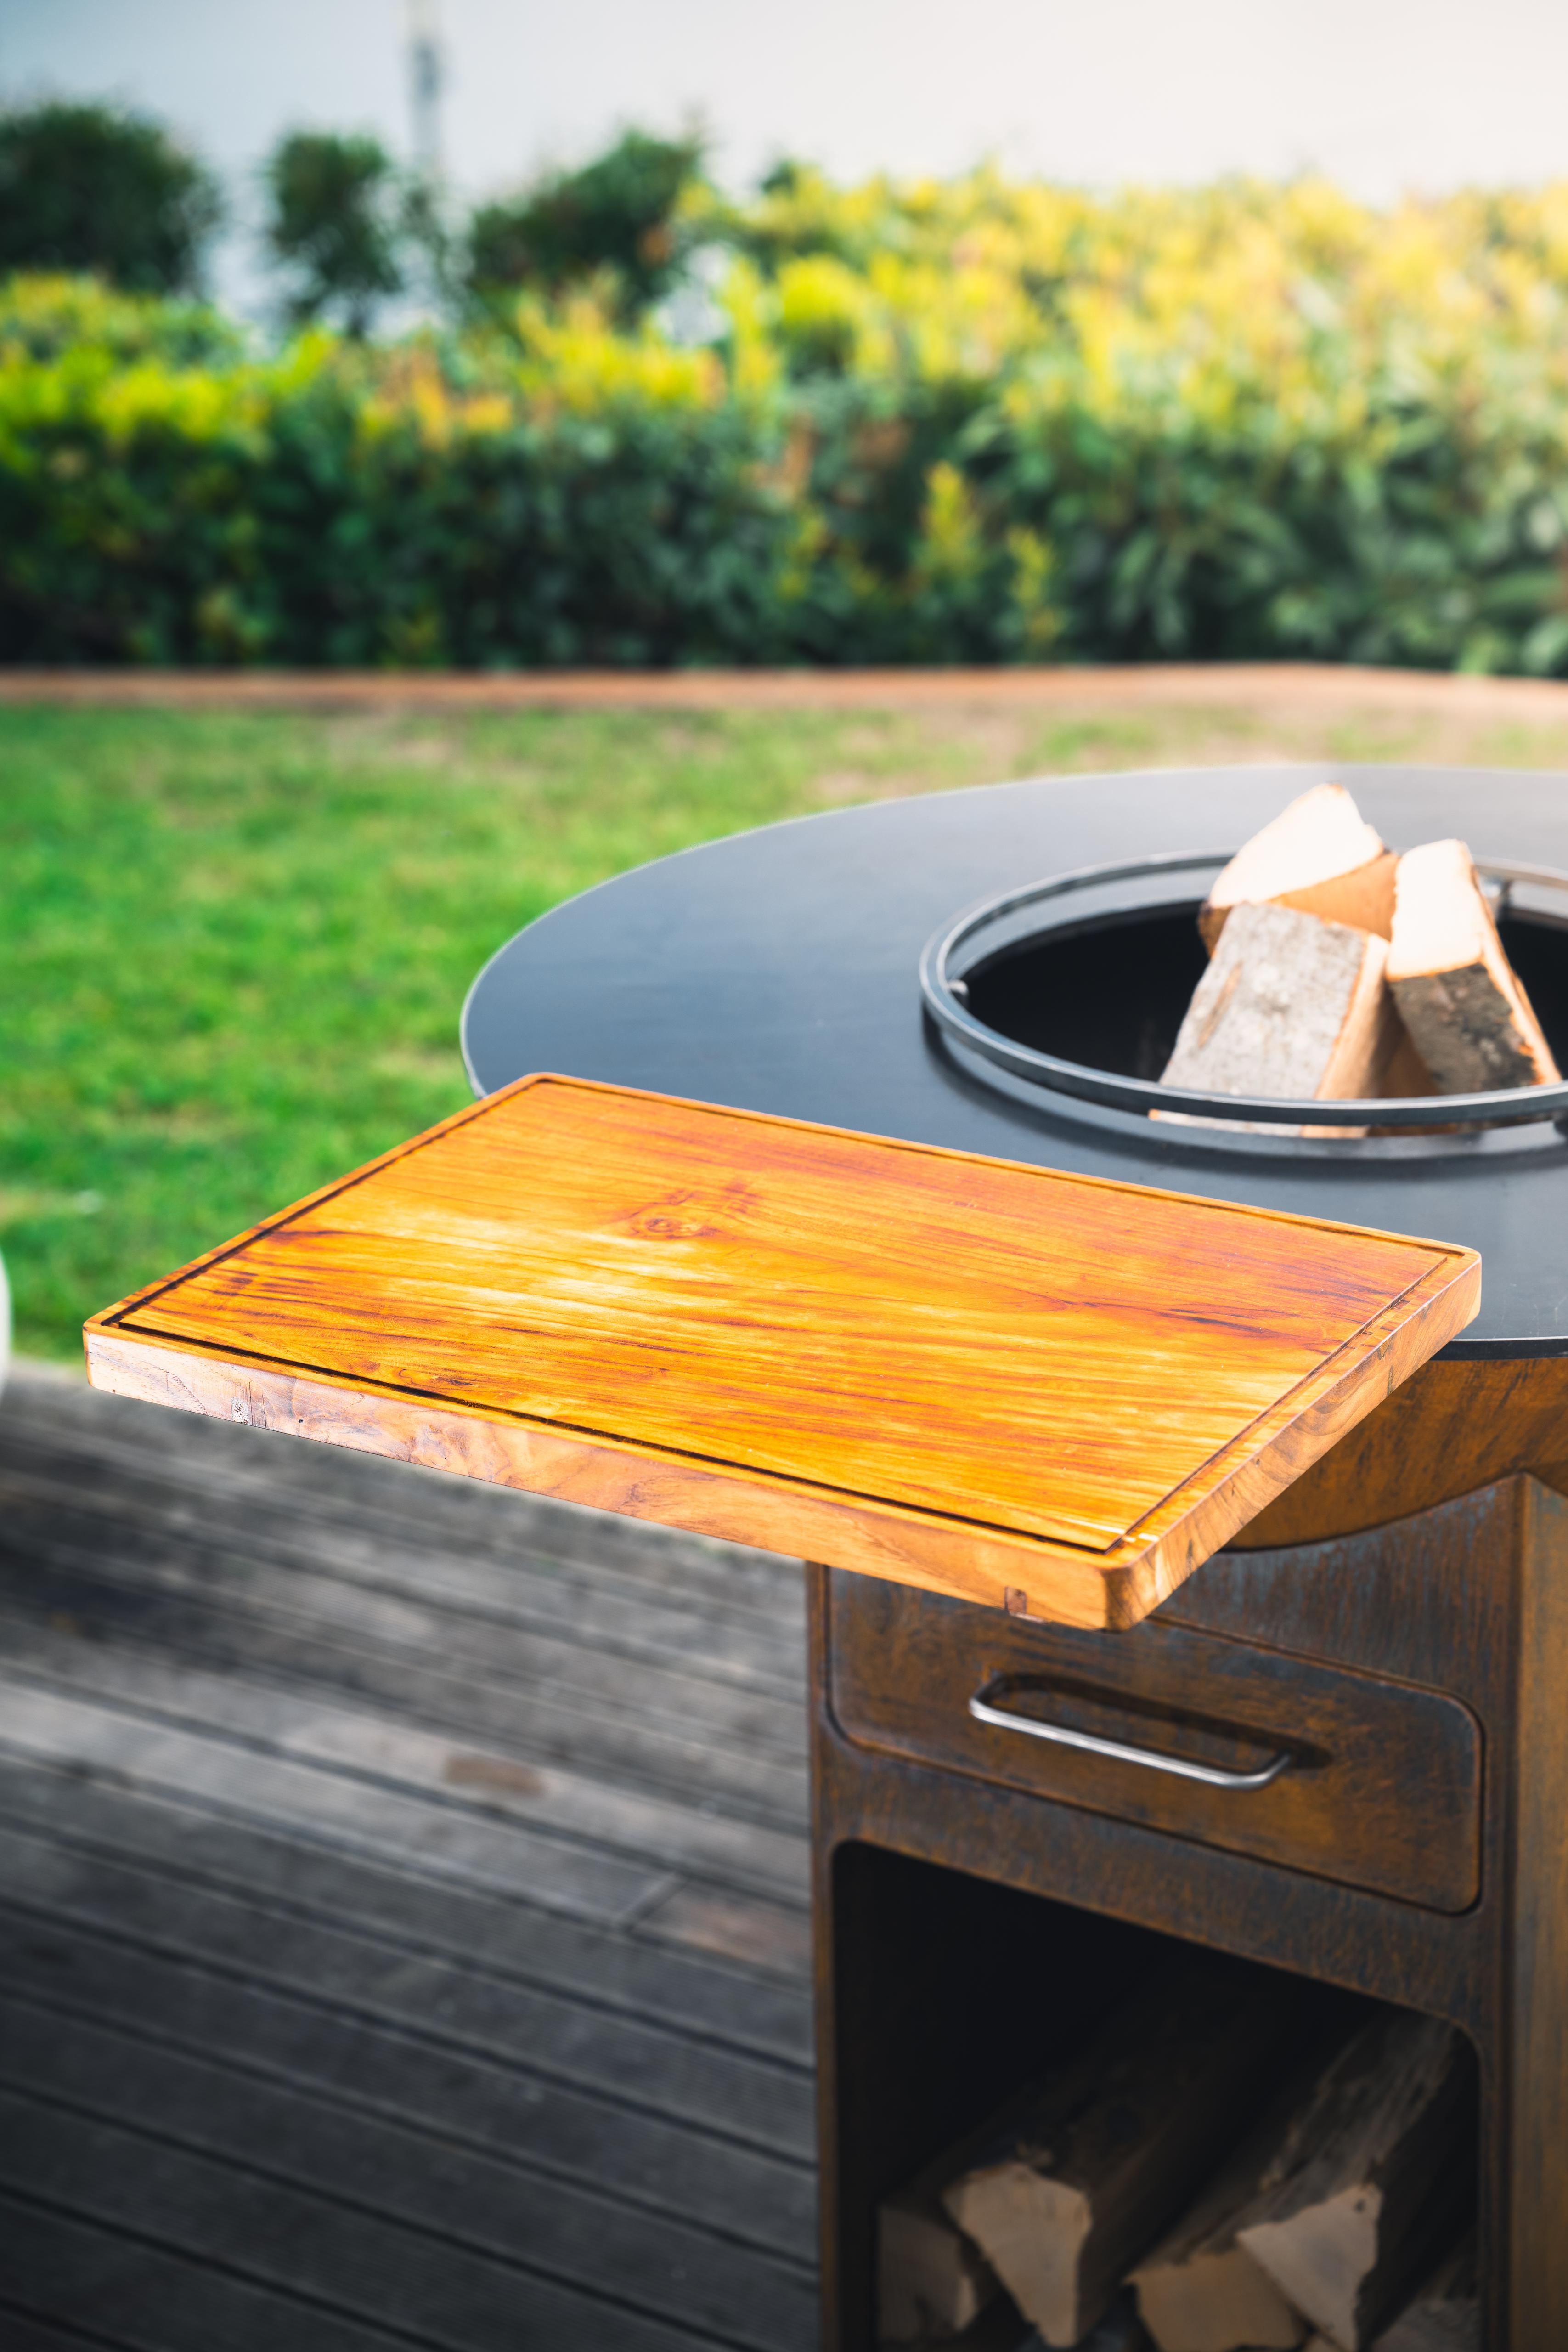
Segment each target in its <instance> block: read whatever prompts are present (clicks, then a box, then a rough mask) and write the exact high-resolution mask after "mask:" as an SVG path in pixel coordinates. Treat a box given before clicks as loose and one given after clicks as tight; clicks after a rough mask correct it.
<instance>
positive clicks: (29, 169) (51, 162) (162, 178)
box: [0, 103, 222, 294]
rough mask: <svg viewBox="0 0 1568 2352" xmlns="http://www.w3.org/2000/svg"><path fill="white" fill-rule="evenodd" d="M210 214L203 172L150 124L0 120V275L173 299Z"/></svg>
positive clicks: (69, 115) (213, 192)
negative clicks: (74, 278)
mask: <svg viewBox="0 0 1568 2352" xmlns="http://www.w3.org/2000/svg"><path fill="white" fill-rule="evenodd" d="M221 211H222V206H221V204H220V201H219V197H218V193H217V188H216V184H215V183H214V180H213V178H212V176H211V174H210V173H208V172H207V171H206V170H205V168H204V166H203V165H202V164H201V163H197V162H196V161H195V159H194V158H193V156H190V155H187V154H186V153H185V152H184V151H183V149H182V148H180V147H178V146H177V145H176V144H175V143H174V142H173V141H172V139H171V138H170V137H169V134H168V133H167V131H162V130H160V128H159V127H158V125H157V124H156V123H152V122H145V121H141V120H140V119H139V118H137V117H136V116H134V115H126V114H119V113H116V112H114V111H113V110H111V109H110V108H108V107H103V106H77V105H66V104H60V103H53V104H48V105H42V106H33V107H26V108H20V109H16V110H12V111H10V112H8V113H4V114H0V271H9V270H18V269H36V270H50V271H59V270H73V271H83V272H87V271H90V272H93V273H95V274H96V275H98V276H99V277H102V278H107V279H108V280H109V281H110V283H111V284H112V285H115V286H120V287H124V288H126V289H128V290H130V291H131V292H133V293H142V294H176V293H180V292H183V291H184V290H185V289H189V288H191V287H193V286H194V285H195V284H196V283H197V281H198V279H199V278H200V275H201V265H202V256H203V251H204V247H205V246H206V243H207V240H208V238H209V237H210V236H211V235H212V233H213V231H214V228H215V227H216V226H217V224H218V220H219V217H220V215H221Z"/></svg>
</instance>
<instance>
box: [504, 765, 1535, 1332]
mask: <svg viewBox="0 0 1568 2352" xmlns="http://www.w3.org/2000/svg"><path fill="white" fill-rule="evenodd" d="M1331 776H1332V777H1335V778H1337V779H1339V780H1340V781H1341V782H1344V783H1345V784H1346V785H1347V786H1348V787H1349V789H1350V791H1351V792H1352V793H1354V797H1355V800H1356V802H1357V804H1358V805H1359V807H1360V808H1361V810H1362V813H1363V814H1364V816H1365V817H1366V818H1367V819H1368V821H1369V822H1370V823H1371V824H1374V825H1375V826H1376V828H1377V830H1378V831H1379V832H1380V833H1381V834H1382V835H1383V836H1384V838H1385V840H1387V841H1389V842H1391V843H1393V844H1394V845H1395V846H1396V847H1399V848H1405V847H1409V846H1411V845H1414V844H1415V843H1416V842H1418V841H1425V840H1430V839H1433V838H1436V837H1438V836H1441V835H1456V834H1457V835H1459V836H1460V837H1461V838H1463V839H1465V840H1466V841H1468V842H1469V845H1470V847H1471V849H1472V850H1473V852H1474V853H1475V855H1476V856H1477V858H1478V859H1479V860H1481V861H1483V862H1485V861H1487V860H1496V861H1498V862H1500V863H1514V864H1521V865H1525V864H1529V865H1537V866H1556V867H1559V868H1563V867H1568V777H1563V776H1561V775H1556V774H1540V773H1521V772H1517V771H1491V770H1482V769H1475V768H1466V769H1452V768H1450V769H1440V768H1398V767H1375V768H1373V767H1367V768H1360V767H1354V766H1336V767H1333V768H1328V767H1316V766H1310V765H1306V764H1302V765H1296V766H1290V767H1283V766H1281V767H1254V768H1219V769H1197V770H1164V771H1154V772H1147V773H1143V774H1136V775H1118V776H1071V777H1051V778H1042V779H1040V780H1038V781H1035V782H1027V783H1016V784H998V785H994V786H990V787H988V788H984V789H980V790H971V791H967V792H959V793H940V794H932V795H929V796H925V797H921V798H919V799H914V800H902V801H885V802H879V803H873V804H871V805H870V806H867V807H862V808H851V809H841V810H835V811H832V812H831V813H829V814H824V815H821V816H812V817H802V818H798V819H796V820H795V821H794V822H792V823H789V824H776V825H768V826H767V827H765V828H764V829H762V830H761V831H759V832H756V833H747V834H739V835H734V836H732V837H731V838H729V839H728V840H725V841H716V842H712V843H709V844H707V845H706V846H704V847H702V848H700V849H690V850H685V851H683V852H681V853H680V854H679V855H678V856H674V857H666V858H661V859H660V860H658V862H657V863H655V864H653V865H652V866H640V867H638V868H637V869H636V870H635V871H633V872H632V873H630V874H623V875H621V876H619V877H617V878H616V879H615V880H614V881H612V882H606V883H603V884H601V886H600V887H598V888H597V889H593V890H589V891H586V892H585V893H584V894H583V895H582V896H581V897H580V898H574V899H571V900H570V901H569V902H568V903H566V904H565V905H563V906H560V907H558V908H554V909H552V911H551V912H550V913H549V914H548V915H545V916H543V917H541V918H540V919H539V920H538V922H535V923H532V924H530V925H529V926H528V929H526V930H524V931H520V932H519V933H518V934H517V937H516V938H515V939H513V940H509V941H508V942H507V945H506V946H505V947H504V948H503V949H501V950H500V951H499V953H498V954H497V955H496V956H495V957H493V958H492V960H491V961H490V962H489V963H488V964H486V967H485V970H484V971H482V972H481V973H480V975H479V977H478V979H477V980H476V982H475V984H474V987H473V989H472V991H471V992H470V994H469V999H468V1003H467V1004H466V1006H465V1009H464V1015H463V1046H464V1053H465V1057H466V1060H467V1064H468V1071H469V1076H470V1077H471V1078H472V1080H473V1083H474V1086H475V1088H476V1091H477V1092H479V1093H481V1094H488V1093H491V1092H493V1091H494V1089H495V1088H496V1087H500V1086H504V1085H506V1084H507V1083H508V1082H509V1081H510V1080H511V1079H513V1078H516V1077H519V1076H523V1075H524V1073H525V1072H528V1071H532V1070H555V1071H560V1072H562V1073H565V1074H568V1075H570V1076H578V1077H588V1078H600V1079H605V1080H609V1081H612V1082H613V1083H615V1084H618V1085H622V1086H633V1087H651V1088H653V1089H655V1090H657V1091H659V1092H662V1093H666V1094H674V1095H684V1096H686V1097H692V1098H694V1099H695V1100H697V1101H702V1102H712V1103H724V1104H729V1105H733V1106H736V1107H737V1108H743V1109H748V1110H762V1111H773V1112H779V1113H781V1114H783V1115H785V1116H787V1117H789V1118H805V1119H817V1120H821V1121H824V1122H826V1123H827V1124H830V1125H832V1126H835V1127H848V1128H857V1129H862V1131H864V1132H867V1133H870V1134H873V1135H888V1136H898V1137H903V1138H905V1139H909V1140H912V1141H917V1142H925V1143H934V1144H942V1145H946V1146H949V1147H952V1148H955V1149H958V1150H967V1151H981V1152H989V1153H992V1154H995V1155H997V1156H998V1157H1001V1158H1006V1159H1012V1160H1030V1161H1033V1162H1035V1163H1036V1164H1038V1165H1040V1166H1042V1167H1049V1168H1061V1169H1067V1170H1072V1171H1083V1172H1086V1173H1089V1174H1092V1175H1100V1176H1113V1177H1118V1178H1122V1179H1124V1180H1125V1181H1130V1182H1134V1183H1137V1182H1143V1183H1157V1184H1165V1185H1169V1186H1171V1187H1173V1188H1175V1189H1176V1190H1179V1191H1183V1192H1192V1193H1197V1194H1201V1195H1205V1196H1207V1197H1208V1198H1211V1199H1218V1200H1230V1201H1249V1202H1256V1203H1258V1204H1259V1205H1260V1206H1264V1207H1269V1208H1278V1209H1291V1210H1297V1211H1300V1212H1301V1213H1305V1214H1309V1215H1312V1216H1320V1217H1333V1218H1343V1219H1344V1220H1346V1221H1348V1222H1350V1223H1356V1224H1364V1225H1376V1226H1381V1227H1384V1228H1385V1229H1390V1230H1393V1231H1396V1232H1401V1233H1408V1234H1425V1235H1430V1236H1432V1237H1433V1238H1435V1239H1438V1240H1443V1241H1449V1242H1462V1243H1466V1244H1469V1246H1470V1247H1471V1248H1474V1249H1477V1250H1479V1252H1480V1254H1481V1260H1482V1305H1481V1311H1480V1315H1479V1318H1478V1319H1477V1321H1476V1322H1475V1323H1473V1324H1472V1325H1471V1326H1470V1327H1469V1330H1468V1331H1467V1332H1466V1333H1465V1334H1464V1335H1463V1337H1462V1338H1461V1339H1458V1340H1456V1341H1455V1342H1454V1343H1453V1344H1452V1346H1451V1347H1450V1349H1448V1353H1450V1354H1453V1355H1478V1354H1479V1355H1491V1356H1538V1355H1559V1354H1564V1353H1568V1141H1565V1140H1564V1139H1562V1138H1561V1137H1559V1136H1558V1135H1557V1133H1556V1130H1555V1129H1544V1128H1542V1126H1541V1125H1540V1124H1536V1125H1533V1126H1531V1127H1514V1128H1498V1129H1490V1130H1483V1131H1479V1132H1475V1133H1472V1134H1468V1135H1455V1136H1451V1137H1447V1138H1437V1137H1433V1138H1426V1137H1422V1138H1413V1139H1407V1140H1401V1141H1393V1140H1391V1139H1378V1141H1377V1142H1376V1144H1375V1148H1373V1149H1370V1150H1355V1149H1349V1150H1347V1149H1346V1148H1345V1147H1344V1146H1343V1144H1342V1145H1339V1146H1330V1145H1321V1144H1320V1145H1314V1144H1312V1143H1311V1142H1302V1141H1300V1140H1297V1139H1289V1138H1277V1137H1270V1138H1267V1139H1260V1138H1255V1137H1250V1136H1249V1137H1248V1138H1246V1139H1245V1140H1244V1142H1243V1141H1242V1140H1241V1139H1238V1140H1237V1141H1234V1142H1230V1143H1227V1142H1225V1141H1224V1140H1216V1139H1214V1138H1213V1136H1211V1135H1210V1136H1205V1137H1204V1138H1203V1139H1201V1140H1200V1139H1197V1138H1194V1137H1192V1136H1191V1135H1188V1136H1186V1137H1178V1136H1177V1135H1176V1134H1174V1133H1173V1132H1172V1131H1171V1130H1170V1129H1166V1132H1165V1133H1164V1134H1162V1133H1161V1132H1160V1128H1159V1127H1158V1126H1156V1125H1155V1124H1152V1123H1151V1122H1149V1121H1148V1120H1146V1119H1143V1118H1135V1117H1133V1116H1130V1115H1126V1114H1122V1113H1113V1112H1099V1111H1093V1110H1088V1109H1086V1108H1084V1107H1082V1106H1073V1105H1071V1104H1069V1103H1067V1102H1065V1101H1063V1100H1061V1099H1060V1098H1058V1097H1051V1096H1049V1095H1043V1094H1041V1093H1040V1092H1039V1091H1038V1090H1037V1089H1035V1088H1033V1087H1030V1085H1028V1083H1027V1082H1025V1081H1022V1080H1014V1079H1009V1078H1007V1077H1005V1076H1001V1075H1000V1074H999V1073H995V1072H988V1071H987V1070H986V1069H985V1068H984V1067H983V1066H980V1065H977V1064H975V1063H971V1062H970V1061H968V1060H967V1057H965V1056H963V1055H961V1054H960V1053H958V1052H957V1051H956V1049H954V1048H953V1047H951V1046H949V1045H946V1043H945V1042H944V1041H943V1040H942V1038H941V1037H940V1035H939V1034H938V1033H937V1032H936V1029H935V1027H934V1025H933V1024H931V1023H930V1021H929V1020H928V1019H927V1017H926V1015H925V1012H924V1009H923V1007H922V1003H921V998H920V992H919V985H918V978H917V968H918V963H919V958H920V952H921V949H922V948H923V946H924V945H925V941H926V940H927V939H928V938H929V937H930V935H931V934H932V932H933V931H935V930H936V929H937V928H938V926H940V925H942V924H944V923H946V922H947V921H949V920H950V919H952V918H953V917H954V916H955V915H956V913H957V912H958V911H959V910H960V909H961V908H964V907H965V906H967V904H969V903H970V902H971V901H973V900H976V899H978V898H985V897H987V896H988V895H989V894H990V893H993V892H996V891H1000V890H1003V889H1006V888H1009V887H1012V886H1015V885H1017V884H1019V883H1021V882H1027V881H1030V880H1032V879H1035V878H1038V877H1045V876H1047V875H1051V874H1054V873H1060V872H1063V871H1066V870H1068V869H1071V868H1074V867H1078V866H1092V865H1098V864H1103V863H1106V862H1109V861H1112V860H1115V859H1118V858H1134V857H1141V856H1145V855H1147V854H1150V853H1154V852H1161V851H1180V850H1210V849H1234V848H1236V847H1238V846H1239V845H1240V843H1241V842H1242V841H1244V840H1245V839H1247V838H1248V836H1249V835H1251V834H1252V833H1255V832H1256V831H1257V830H1258V828H1259V826H1260V825H1262V824H1267V823H1268V821H1269V819H1270V817H1272V816H1275V815H1277V814H1279V812H1280V810H1281V808H1282V807H1283V806H1284V805H1285V803H1286V802H1287V801H1288V800H1290V799H1291V798H1292V797H1293V796H1294V795H1295V794H1296V793H1301V792H1303V791H1305V790H1306V788H1307V787H1308V785H1309V784H1312V783H1315V782H1320V781H1322V780H1323V779H1325V778H1327V777H1331Z"/></svg>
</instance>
